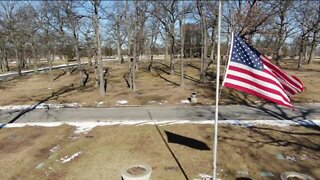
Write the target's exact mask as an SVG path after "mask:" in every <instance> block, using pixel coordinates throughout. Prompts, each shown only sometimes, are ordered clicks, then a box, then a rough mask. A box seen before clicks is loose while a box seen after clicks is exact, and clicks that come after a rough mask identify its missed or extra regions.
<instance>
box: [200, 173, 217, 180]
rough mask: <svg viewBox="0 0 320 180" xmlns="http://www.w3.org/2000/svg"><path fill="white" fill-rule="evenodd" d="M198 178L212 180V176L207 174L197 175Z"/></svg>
mask: <svg viewBox="0 0 320 180" xmlns="http://www.w3.org/2000/svg"><path fill="white" fill-rule="evenodd" d="M198 176H200V177H201V179H202V180H212V176H211V175H208V174H202V173H201V174H198ZM217 179H218V180H220V179H219V178H217Z"/></svg>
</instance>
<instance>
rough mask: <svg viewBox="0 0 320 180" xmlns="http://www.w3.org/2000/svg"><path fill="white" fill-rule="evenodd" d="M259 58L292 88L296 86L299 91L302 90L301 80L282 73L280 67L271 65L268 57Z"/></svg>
mask: <svg viewBox="0 0 320 180" xmlns="http://www.w3.org/2000/svg"><path fill="white" fill-rule="evenodd" d="M261 59H262V61H263V63H264V64H265V65H267V66H268V67H269V68H270V69H272V70H273V72H274V73H275V74H276V75H277V76H279V78H281V79H284V80H285V82H286V83H288V84H290V85H291V86H292V87H293V88H296V89H297V90H298V91H299V92H300V91H302V90H303V89H304V88H303V85H302V83H301V81H300V80H299V79H298V78H296V77H294V76H290V75H288V74H286V73H284V72H283V71H282V70H281V69H279V68H278V67H277V66H275V65H273V64H272V63H271V62H270V60H269V59H267V58H266V57H265V56H261Z"/></svg>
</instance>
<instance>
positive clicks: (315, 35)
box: [308, 31, 319, 64]
mask: <svg viewBox="0 0 320 180" xmlns="http://www.w3.org/2000/svg"><path fill="white" fill-rule="evenodd" d="M318 34H319V31H318V32H313V37H312V42H311V48H310V55H309V60H308V64H312V63H313V61H314V57H315V51H316V47H317V40H318V39H319V37H318Z"/></svg>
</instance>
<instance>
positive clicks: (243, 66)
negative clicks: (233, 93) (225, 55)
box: [223, 36, 304, 108]
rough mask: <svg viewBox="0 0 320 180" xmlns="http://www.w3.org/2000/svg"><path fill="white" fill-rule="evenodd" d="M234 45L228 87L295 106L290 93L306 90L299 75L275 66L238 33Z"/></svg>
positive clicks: (228, 68)
mask: <svg viewBox="0 0 320 180" xmlns="http://www.w3.org/2000/svg"><path fill="white" fill-rule="evenodd" d="M231 48H232V49H231V54H230V55H231V60H230V62H229V64H228V67H227V71H226V78H225V80H224V82H223V85H224V86H225V87H229V88H233V89H236V90H239V91H243V92H246V93H249V94H252V95H255V96H258V97H261V98H264V99H266V100H269V101H272V102H274V103H277V104H279V105H283V106H287V107H291V108H293V105H292V104H291V103H290V99H289V96H292V95H294V94H296V93H298V92H302V91H303V90H304V86H303V84H302V82H301V81H300V80H299V79H298V78H296V77H294V76H291V75H289V74H287V73H286V72H284V71H282V70H281V69H280V68H279V67H277V66H275V65H273V64H272V63H271V62H270V60H269V59H268V58H267V57H266V56H264V55H262V54H260V53H259V52H258V51H257V50H256V49H254V48H253V47H251V46H250V45H248V44H247V43H246V42H245V41H244V40H242V39H241V38H240V37H238V36H234V38H233V42H232V46H231Z"/></svg>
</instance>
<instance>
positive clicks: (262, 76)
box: [229, 62, 282, 89]
mask: <svg viewBox="0 0 320 180" xmlns="http://www.w3.org/2000/svg"><path fill="white" fill-rule="evenodd" d="M229 70H230V71H232V70H233V71H237V72H241V73H243V74H247V75H249V76H252V77H254V78H256V79H257V80H261V81H265V82H267V83H271V84H273V85H275V86H277V87H280V89H282V85H281V84H280V83H279V82H278V81H277V80H276V79H275V78H274V77H273V76H272V74H269V73H268V72H263V71H257V70H252V69H251V68H250V67H247V66H244V65H242V64H239V65H238V63H234V62H231V63H230V66H229ZM243 74H241V75H243Z"/></svg>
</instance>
